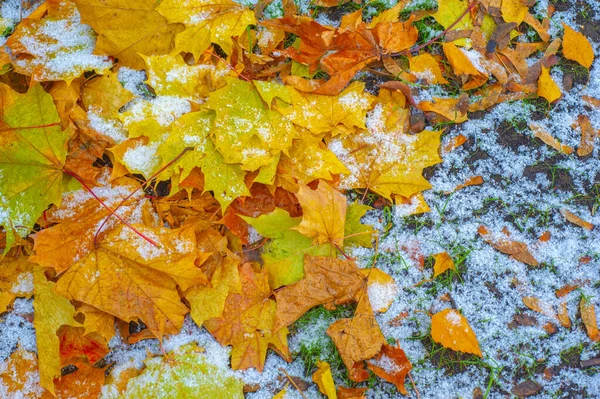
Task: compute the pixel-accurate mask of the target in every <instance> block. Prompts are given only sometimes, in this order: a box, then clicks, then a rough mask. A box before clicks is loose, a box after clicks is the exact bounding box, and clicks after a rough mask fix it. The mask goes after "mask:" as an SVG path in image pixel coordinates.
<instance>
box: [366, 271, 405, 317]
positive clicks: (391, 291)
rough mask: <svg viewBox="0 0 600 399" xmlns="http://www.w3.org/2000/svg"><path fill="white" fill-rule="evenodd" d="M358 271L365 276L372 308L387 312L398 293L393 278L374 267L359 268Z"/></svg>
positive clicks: (376, 310)
mask: <svg viewBox="0 0 600 399" xmlns="http://www.w3.org/2000/svg"><path fill="white" fill-rule="evenodd" d="M360 273H361V274H362V275H363V276H364V277H365V278H367V293H368V294H369V299H370V300H371V301H372V302H371V306H372V307H373V310H374V311H375V312H382V313H383V312H387V310H388V309H389V308H390V306H392V303H393V302H394V300H395V299H396V295H397V294H398V286H397V285H396V281H394V278H393V277H392V276H390V275H389V274H387V273H386V272H384V271H381V270H379V269H377V268H375V267H373V268H370V269H360Z"/></svg>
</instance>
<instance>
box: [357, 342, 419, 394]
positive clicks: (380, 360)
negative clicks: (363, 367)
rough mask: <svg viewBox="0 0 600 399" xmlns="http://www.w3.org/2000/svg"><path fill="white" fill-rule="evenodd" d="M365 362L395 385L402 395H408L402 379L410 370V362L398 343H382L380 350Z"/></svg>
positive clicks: (379, 375)
mask: <svg viewBox="0 0 600 399" xmlns="http://www.w3.org/2000/svg"><path fill="white" fill-rule="evenodd" d="M367 364H368V365H369V369H370V370H371V371H372V372H373V373H375V375H377V376H378V377H380V378H383V379H384V380H386V381H388V382H391V383H392V384H394V385H396V388H398V391H400V392H401V393H402V394H403V395H408V392H407V391H406V388H405V387H404V379H405V378H406V376H407V375H408V373H409V372H410V370H412V364H411V363H410V361H409V360H408V358H407V357H406V354H405V353H404V351H403V350H402V348H400V346H399V345H398V346H392V345H387V344H386V345H383V347H382V348H381V352H379V354H377V356H375V357H374V358H373V359H372V360H369V361H368V362H367Z"/></svg>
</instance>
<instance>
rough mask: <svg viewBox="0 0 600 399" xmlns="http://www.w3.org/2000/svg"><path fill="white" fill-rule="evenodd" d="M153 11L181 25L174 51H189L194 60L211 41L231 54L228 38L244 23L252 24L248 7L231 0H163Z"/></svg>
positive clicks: (252, 13) (252, 20)
mask: <svg viewBox="0 0 600 399" xmlns="http://www.w3.org/2000/svg"><path fill="white" fill-rule="evenodd" d="M157 11H158V12H159V13H160V14H161V15H163V16H164V17H165V18H167V19H168V21H169V22H172V23H173V22H178V23H182V24H184V25H185V29H184V30H183V32H180V33H178V34H177V36H176V38H175V50H176V52H181V51H184V52H188V53H192V54H193V55H194V58H196V59H198V58H200V55H201V54H202V53H203V52H204V51H205V50H206V49H207V48H208V47H209V46H210V44H211V43H215V44H218V45H219V46H220V47H221V48H222V49H223V51H225V53H227V54H231V51H232V47H233V43H232V40H231V38H232V37H234V36H239V35H241V34H242V33H244V31H245V30H246V27H247V26H248V25H255V24H256V19H255V18H254V12H252V10H250V9H248V8H246V7H244V6H242V5H240V4H238V3H235V2H233V1H231V0H219V1H214V0H191V1H187V2H186V3H184V4H181V2H179V1H177V0H163V1H161V2H160V3H159V6H158V8H157Z"/></svg>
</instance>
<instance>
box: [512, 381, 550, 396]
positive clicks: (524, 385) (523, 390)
mask: <svg viewBox="0 0 600 399" xmlns="http://www.w3.org/2000/svg"><path fill="white" fill-rule="evenodd" d="M540 389H542V386H541V385H540V384H538V383H537V382H535V381H531V380H526V381H523V382H520V383H519V384H517V385H515V386H514V387H513V388H512V389H511V390H510V391H511V392H512V393H513V395H516V396H518V397H520V398H524V397H526V396H531V395H535V394H536V393H537V392H538V391H539V390H540Z"/></svg>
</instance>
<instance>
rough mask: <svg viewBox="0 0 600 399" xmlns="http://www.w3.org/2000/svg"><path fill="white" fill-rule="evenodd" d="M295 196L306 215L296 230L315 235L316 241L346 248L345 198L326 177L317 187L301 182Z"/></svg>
mask: <svg viewBox="0 0 600 399" xmlns="http://www.w3.org/2000/svg"><path fill="white" fill-rule="evenodd" d="M296 196H297V197H298V201H299V202H300V205H301V206H302V212H303V214H302V221H301V222H300V224H299V225H298V226H297V227H295V228H294V230H297V231H298V232H299V233H301V234H302V235H304V236H306V237H312V238H313V241H314V243H315V244H325V243H331V244H333V245H335V246H337V247H339V248H341V247H343V246H344V230H345V224H346V197H344V196H343V195H342V194H341V193H340V192H339V191H337V190H336V189H334V188H333V187H332V186H331V185H329V184H328V183H327V182H326V181H324V180H321V181H319V187H318V188H317V189H316V190H312V189H311V188H309V187H308V186H304V185H300V190H299V191H298V193H297V194H296Z"/></svg>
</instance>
